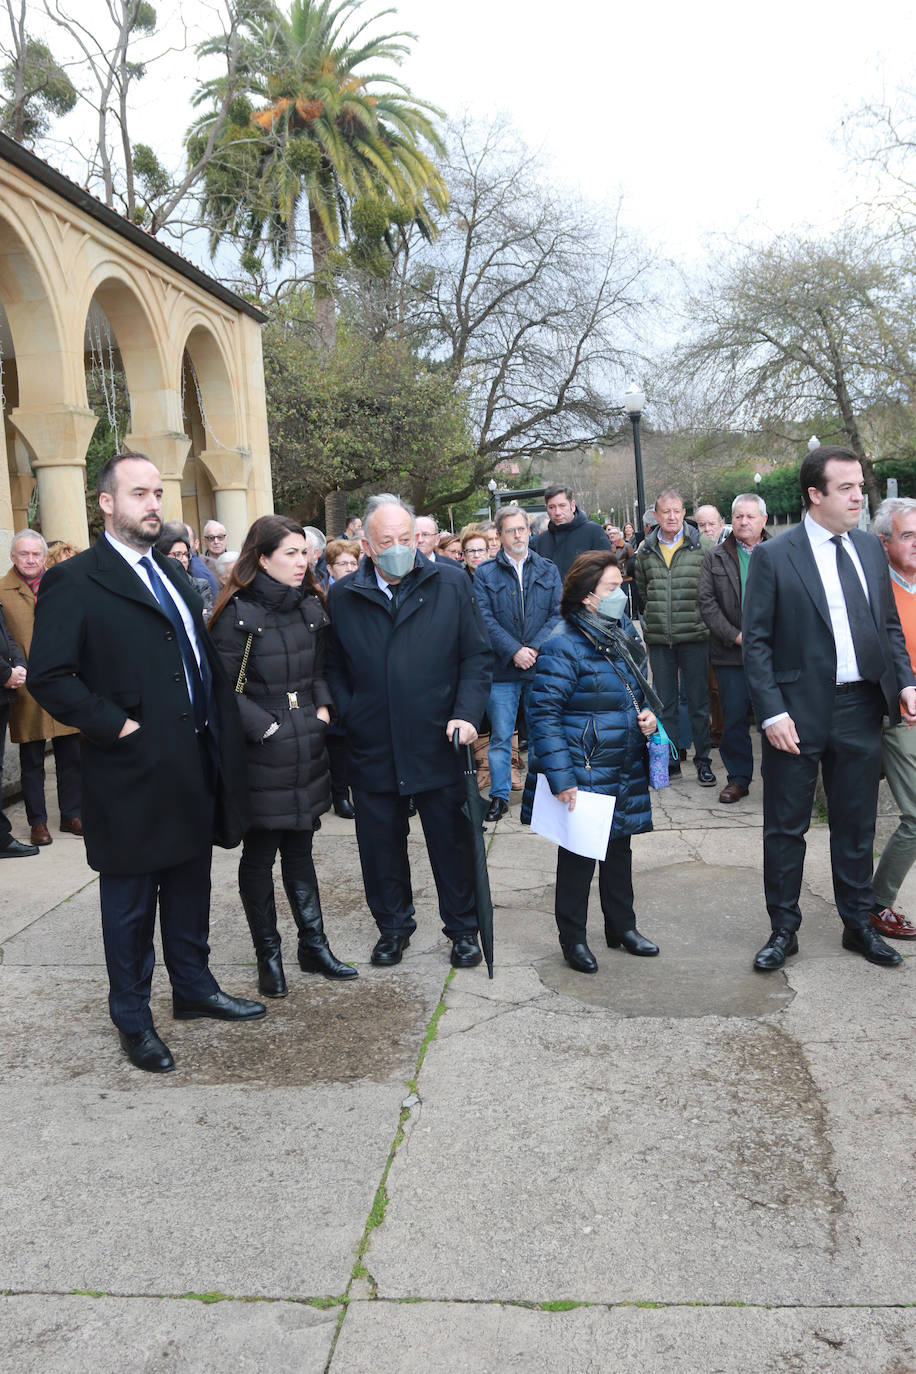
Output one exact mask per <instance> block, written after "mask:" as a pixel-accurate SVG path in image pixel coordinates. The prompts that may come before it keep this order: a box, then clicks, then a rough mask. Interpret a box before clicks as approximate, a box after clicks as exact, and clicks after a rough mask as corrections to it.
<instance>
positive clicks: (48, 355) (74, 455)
mask: <svg viewBox="0 0 916 1374" xmlns="http://www.w3.org/2000/svg"><path fill="white" fill-rule="evenodd" d="M0 301H2V304H3V310H4V315H5V321H6V326H7V328H8V335H7V347H6V348H5V349H4V359H3V395H4V417H3V419H4V423H3V426H2V429H0V443H2V447H3V452H2V459H3V461H2V472H3V481H2V482H0V528H3V529H6V530H8V531H10V532H11V531H12V530H13V529H15V528H21V527H22V526H23V525H25V524H26V523H27V519H26V513H27V511H28V508H29V503H30V499H31V496H32V491H33V488H34V487H35V485H36V483H37V486H38V506H39V513H40V518H41V523H42V526H43V529H44V532H45V537H46V538H52V539H53V538H59V539H68V540H69V541H70V542H72V543H74V544H76V545H77V546H78V547H79V546H82V545H85V544H86V543H87V542H88V532H87V528H86V511H85V503H84V499H83V491H84V476H83V472H84V460H85V454H86V447H87V445H88V443H89V440H90V438H91V436H92V431H93V430H94V429H95V423H96V420H95V416H94V415H93V414H92V412H91V411H89V410H88V409H87V407H86V405H85V388H84V387H83V386H82V385H81V380H80V369H81V365H82V347H81V346H80V347H79V348H78V349H74V348H72V347H68V343H67V340H66V334H65V329H64V327H63V322H62V320H61V316H60V312H59V311H57V310H56V309H55V306H54V299H53V291H52V285H51V282H50V280H49V278H48V276H47V274H46V272H45V270H44V268H43V266H42V263H41V261H40V259H39V257H38V256H37V254H36V253H35V252H34V249H33V247H32V245H31V244H30V243H29V242H28V241H27V238H26V235H25V233H23V232H20V229H19V228H18V227H17V225H16V224H15V222H14V220H13V217H12V216H11V215H8V214H4V215H2V216H0ZM6 332H7V331H6V330H4V333H5V334H6ZM7 355H8V356H7ZM77 361H78V362H79V366H77ZM8 538H9V535H8V534H7V543H8ZM4 552H5V550H4Z"/></svg>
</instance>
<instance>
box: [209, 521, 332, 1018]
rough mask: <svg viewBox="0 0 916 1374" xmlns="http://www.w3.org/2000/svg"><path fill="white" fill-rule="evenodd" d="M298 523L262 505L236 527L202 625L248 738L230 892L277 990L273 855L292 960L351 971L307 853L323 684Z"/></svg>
mask: <svg viewBox="0 0 916 1374" xmlns="http://www.w3.org/2000/svg"><path fill="white" fill-rule="evenodd" d="M308 563H309V559H308V550H307V541H306V537H305V533H304V531H303V528H302V526H301V525H299V524H297V523H296V521H295V520H291V519H290V518H289V517H288V516H285V515H262V516H261V517H260V518H259V519H258V520H255V522H254V524H253V525H252V526H251V529H250V530H249V531H248V533H247V535H246V536H245V542H244V544H243V545H242V549H241V552H240V554H239V557H238V561H237V563H236V564H235V567H234V568H233V569H232V572H231V574H230V576H229V580H228V582H227V583H226V585H225V587H224V588H223V590H222V592H221V593H220V595H219V599H218V600H217V603H216V605H215V607H214V609H213V615H212V616H211V618H210V626H209V628H210V632H211V634H212V635H213V640H214V643H215V644H216V647H217V649H218V650H219V652H220V654H221V655H222V658H223V661H224V662H225V664H226V668H227V671H228V672H229V675H230V677H231V679H232V681H233V682H234V683H235V684H236V700H237V701H238V704H239V710H240V712H241V715H242V724H243V726H244V728H245V734H246V737H247V740H248V785H249V792H250V798H251V818H252V819H251V826H250V828H249V829H248V830H247V831H246V833H245V838H244V842H243V847H242V857H241V860H240V862H239V892H240V894H241V898H242V906H243V907H244V908H245V915H246V916H247V918H248V925H249V927H250V929H251V938H252V940H253V941H254V949H255V955H256V956H257V961H258V987H259V989H260V991H261V992H262V993H263V995H264V996H265V997H285V996H286V994H287V992H288V988H287V984H286V977H285V975H284V972H283V961H282V959H281V957H280V934H279V931H278V929H277V910H276V905H275V901H274V884H273V865H274V859H275V858H276V856H277V851H278V850H279V851H280V871H281V873H282V876H283V886H284V889H285V891H286V895H287V897H288V898H289V904H290V906H291V908H292V912H293V920H294V921H295V923H296V926H297V928H298V931H299V967H300V968H301V969H302V970H303V971H304V972H306V973H323V974H324V975H325V977H326V978H355V977H356V969H355V968H352V967H351V966H350V965H349V964H344V963H341V961H340V960H339V959H337V958H335V956H334V955H333V954H332V953H331V950H330V947H329V945H328V940H327V936H326V935H325V933H324V922H323V919H322V914H321V902H320V900H319V897H318V879H317V877H316V875H315V865H314V863H313V861H312V835H313V832H314V830H315V828H316V826H317V823H318V820H319V817H320V816H321V815H322V814H323V813H324V812H325V811H327V810H328V808H329V807H330V805H331V789H330V783H329V780H328V760H327V752H326V749H325V739H324V732H325V727H326V726H327V724H328V721H329V720H330V710H329V708H330V706H331V704H332V702H331V693H330V691H329V690H328V685H327V682H326V681H325V668H324V664H325V644H324V636H325V630H326V628H327V626H328V625H329V623H330V622H329V620H328V616H327V612H326V611H325V609H324V602H323V598H322V596H321V593H320V591H319V589H318V586H317V584H316V583H315V581H314V579H313V578H312V576H311V573H310V572H309V568H308Z"/></svg>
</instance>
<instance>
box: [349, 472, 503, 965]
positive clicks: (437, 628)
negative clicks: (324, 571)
mask: <svg viewBox="0 0 916 1374" xmlns="http://www.w3.org/2000/svg"><path fill="white" fill-rule="evenodd" d="M363 531H364V533H363V539H362V546H363V550H364V552H365V554H366V555H367V556H366V557H365V558H364V559H363V560H362V562H361V563H360V565H359V567H358V568H357V570H356V572H354V573H352V574H351V576H349V577H345V578H344V579H343V580H342V581H340V582H335V583H334V585H333V586H332V587H331V590H330V594H329V597H328V613H329V614H330V617H331V630H330V635H329V640H328V681H329V683H330V687H331V692H332V694H333V696H334V701H335V704H336V707H337V711H338V715H339V719H340V725H341V727H342V729H343V730H344V731H345V732H346V737H347V763H348V780H349V782H350V786H351V793H352V797H353V807H354V810H355V812H356V839H357V844H358V846H359V857H360V863H361V865H362V872H363V883H364V885H365V889H366V902H367V904H368V906H369V909H370V911H371V912H372V915H373V917H374V918H375V922H376V925H377V926H378V928H379V939H378V940H377V942H376V944H375V948H374V949H373V951H372V963H373V964H375V965H377V966H381V967H387V966H390V965H392V964H398V963H400V961H401V957H402V954H403V951H404V950H405V949H406V948H407V946H408V945H409V944H410V937H411V935H412V934H413V932H414V931H415V930H416V928H417V923H416V921H415V920H414V905H413V894H412V890H411V882H410V864H409V862H408V857H407V834H408V807H409V800H410V798H411V797H413V798H414V800H415V802H416V808H417V811H418V812H419V815H420V821H421V823H422V826H423V833H424V835H425V837H426V847H427V850H428V852H429V859H430V864H431V866H432V870H433V877H434V878H435V882H436V889H437V891H438V894H439V912H440V915H441V918H442V927H443V930H444V932H445V934H446V936H447V937H448V939H449V940H451V942H452V952H451V962H452V965H453V966H454V967H455V968H472V967H473V966H474V965H475V964H479V963H480V960H481V952H480V946H479V944H478V938H477V913H476V910H475V903H474V893H473V887H472V883H471V842H470V834H469V830H468V822H467V820H466V819H465V817H464V816H463V815H462V813H461V811H460V807H461V803H462V801H463V798H464V784H463V779H462V773H461V765H460V762H459V759H458V755H457V754H456V752H455V749H454V748H453V746H452V743H451V740H452V736H453V735H455V734H456V733H457V736H458V739H459V741H460V743H461V744H473V742H474V740H476V738H477V727H478V726H479V724H480V721H481V718H482V716H483V713H484V709H485V707H486V704H487V696H488V694H489V690H490V681H491V678H492V676H493V666H492V659H493V656H492V653H491V651H490V645H489V640H488V638H487V633H486V630H485V629H484V627H483V623H482V621H481V618H480V613H479V611H478V609H477V605H476V603H475V601H474V597H473V593H472V589H471V583H470V579H469V578H468V576H467V574H466V573H465V572H464V569H463V568H461V567H459V565H458V564H457V563H453V562H450V561H449V560H448V559H437V560H436V562H435V563H432V562H430V561H429V559H427V558H424V557H423V555H422V554H418V551H417V538H416V530H415V525H414V517H413V512H412V511H411V509H410V507H409V506H406V505H405V504H404V503H403V502H402V501H401V500H399V498H398V497H396V496H390V495H387V494H384V495H380V496H374V497H373V498H372V500H371V501H370V502H369V506H368V508H367V510H366V514H365V516H364V517H363Z"/></svg>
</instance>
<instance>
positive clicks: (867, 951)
mask: <svg viewBox="0 0 916 1374" xmlns="http://www.w3.org/2000/svg"><path fill="white" fill-rule="evenodd" d="M843 948H844V949H851V950H852V952H853V953H854V954H861V956H862V958H863V959H867V960H868V962H869V963H870V964H878V965H879V966H880V967H881V968H894V967H895V966H896V965H897V964H899V963H900V962H901V958H900V955H899V954H898V953H897V951H896V950H895V949H891V947H890V945H886V944H885V943H884V941H883V940H882V939H881V936H880V935H879V934H878V932H877V931H876V930H873V929H872V928H871V926H844V927H843Z"/></svg>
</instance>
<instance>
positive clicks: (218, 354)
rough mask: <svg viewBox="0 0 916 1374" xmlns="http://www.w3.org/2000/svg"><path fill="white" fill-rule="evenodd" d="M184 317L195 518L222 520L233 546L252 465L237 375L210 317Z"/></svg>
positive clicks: (244, 523)
mask: <svg viewBox="0 0 916 1374" xmlns="http://www.w3.org/2000/svg"><path fill="white" fill-rule="evenodd" d="M187 323H188V326H189V328H188V332H187V335H186V338H185V343H184V348H183V350H182V360H181V367H182V375H183V378H184V386H185V410H186V413H188V414H189V415H190V414H195V415H196V416H197V418H198V419H199V422H200V423H199V439H198V442H197V443H195V444H193V445H192V457H191V459H189V464H190V462H191V461H193V463H194V464H195V466H196V469H197V471H196V472H195V473H194V483H193V489H194V490H196V491H197V502H198V519H199V521H200V523H201V524H203V523H204V522H205V520H206V519H208V518H210V517H211V516H213V517H215V518H216V519H218V520H219V521H221V522H222V524H224V525H225V526H226V530H227V532H228V536H229V539H228V543H229V547H230V548H235V549H238V548H240V547H241V543H242V540H243V539H244V536H245V533H246V531H247V529H248V523H249V520H248V488H249V485H250V481H251V467H252V464H251V455H250V454H249V453H248V452H247V451H246V450H244V449H243V448H242V447H241V445H240V430H241V426H240V422H239V412H238V396H239V394H240V393H241V390H242V384H241V383H242V379H241V378H240V377H239V376H238V368H237V366H236V365H235V361H234V359H232V357H231V354H229V353H228V351H227V349H225V348H224V346H223V344H222V343H221V341H220V339H219V338H218V336H217V333H216V331H215V330H214V329H213V327H212V326H211V323H210V321H208V320H205V319H202V318H197V319H195V317H194V316H193V315H192V316H190V317H189V319H188V322H187ZM189 389H190V391H191V395H190V396H188V394H187V393H188V390H189ZM192 428H193V426H192ZM185 485H186V489H187V488H189V487H190V486H191V483H190V482H188V481H186V484H185ZM207 486H209V489H210V491H209V493H208V492H207ZM208 495H209V496H210V499H209V500H207V499H206V498H207V496H208ZM186 508H187V507H186Z"/></svg>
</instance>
